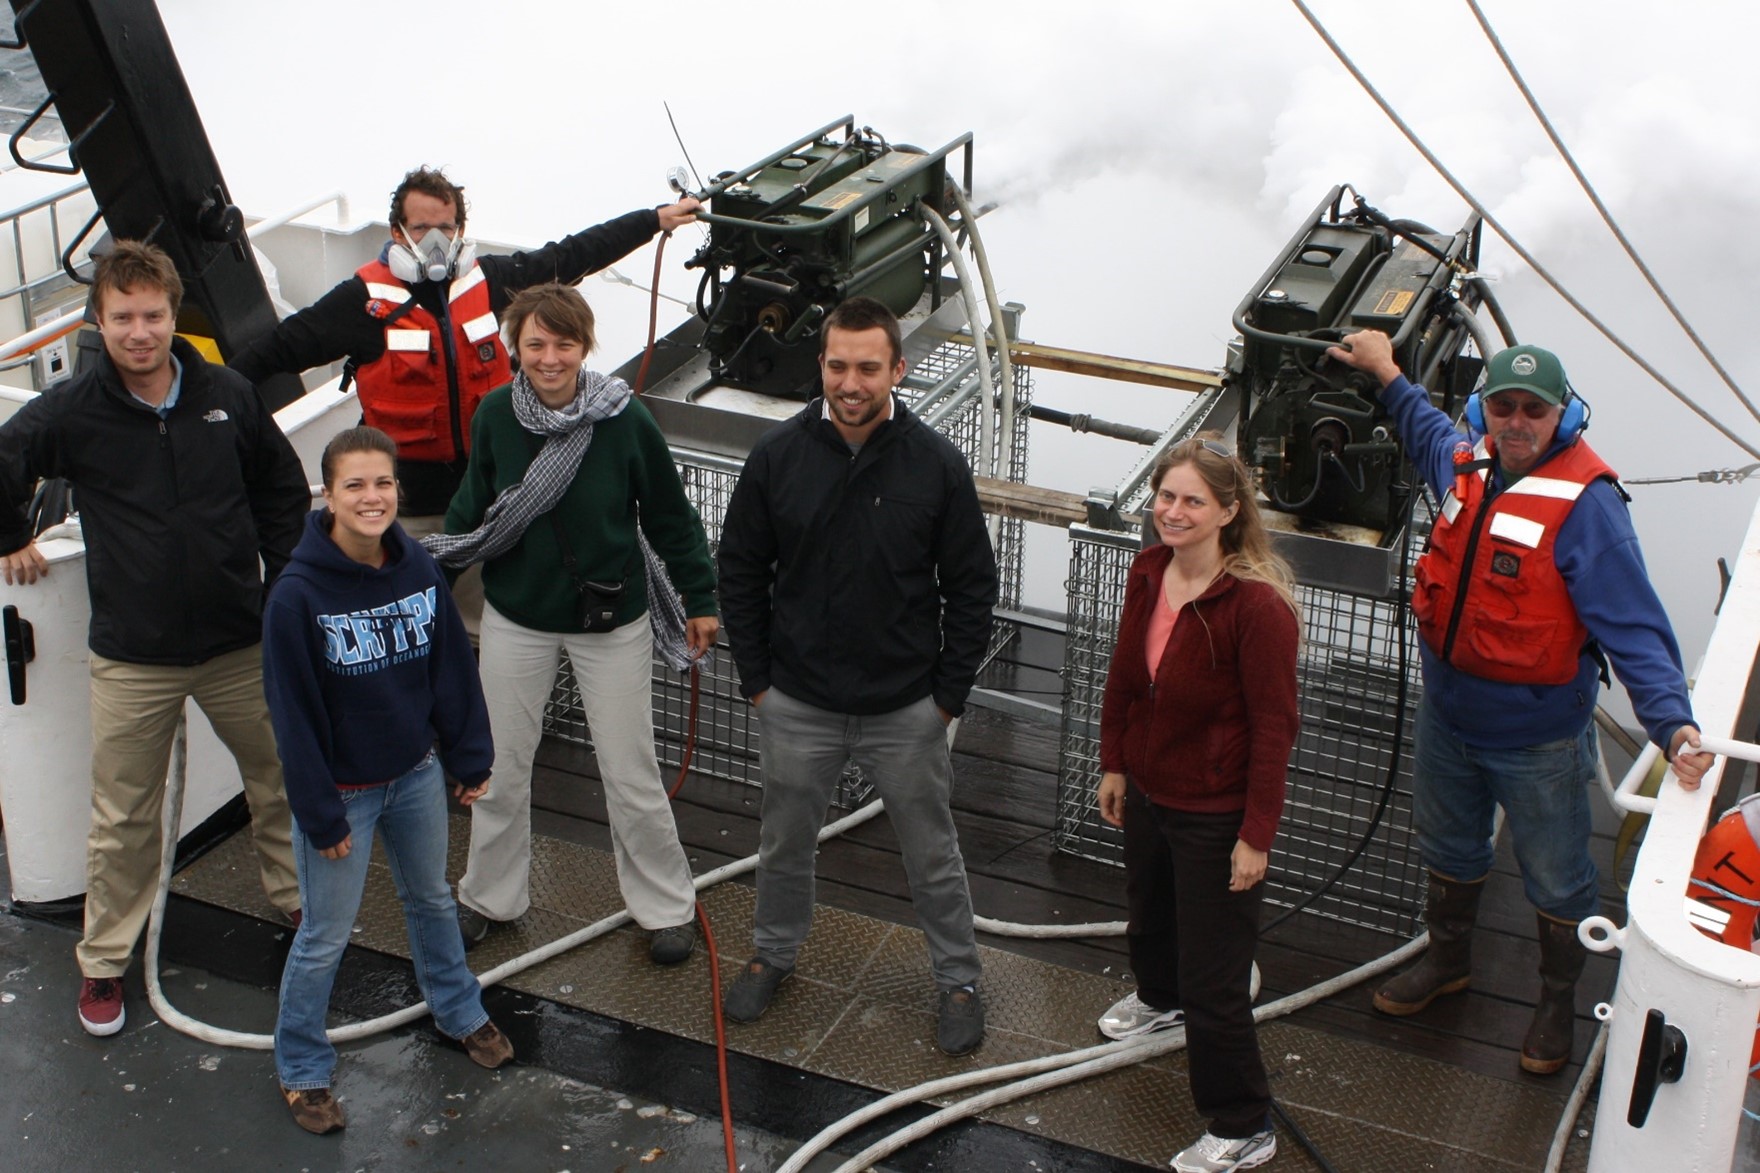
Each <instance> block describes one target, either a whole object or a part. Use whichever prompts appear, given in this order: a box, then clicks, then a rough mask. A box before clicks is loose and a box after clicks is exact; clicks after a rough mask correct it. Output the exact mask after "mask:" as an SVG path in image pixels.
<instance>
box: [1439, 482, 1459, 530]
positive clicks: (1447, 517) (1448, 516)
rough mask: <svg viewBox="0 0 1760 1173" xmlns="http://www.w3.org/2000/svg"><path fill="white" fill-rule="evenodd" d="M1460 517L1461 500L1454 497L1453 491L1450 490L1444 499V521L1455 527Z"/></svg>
mask: <svg viewBox="0 0 1760 1173" xmlns="http://www.w3.org/2000/svg"><path fill="white" fill-rule="evenodd" d="M1460 515H1461V499H1460V498H1459V497H1457V496H1455V495H1454V490H1453V489H1450V490H1449V491H1448V496H1446V497H1444V498H1443V499H1442V520H1443V521H1446V522H1447V523H1448V524H1449V525H1453V524H1454V519H1455V518H1457V517H1459V516H1460Z"/></svg>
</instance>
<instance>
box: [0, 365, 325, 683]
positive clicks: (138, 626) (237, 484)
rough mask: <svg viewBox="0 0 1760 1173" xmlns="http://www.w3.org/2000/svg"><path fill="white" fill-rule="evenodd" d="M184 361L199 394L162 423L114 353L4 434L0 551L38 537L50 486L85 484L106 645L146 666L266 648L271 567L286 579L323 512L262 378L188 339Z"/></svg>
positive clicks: (82, 506)
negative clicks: (35, 514)
mask: <svg viewBox="0 0 1760 1173" xmlns="http://www.w3.org/2000/svg"><path fill="white" fill-rule="evenodd" d="M171 353H172V354H173V355H174V356H176V358H177V361H178V362H179V363H180V364H182V367H183V387H182V390H181V391H180V392H179V393H178V400H177V406H175V407H173V408H172V409H171V411H170V412H169V414H167V415H166V417H165V418H164V419H162V420H161V419H160V418H159V415H158V413H157V412H155V411H154V410H153V409H152V408H150V407H147V406H146V405H145V404H143V403H140V402H139V401H137V400H136V399H135V398H134V397H133V396H131V395H130V394H129V393H128V391H127V389H126V388H124V387H123V385H122V382H121V379H120V378H119V377H118V376H117V373H116V368H115V367H114V366H113V365H112V364H111V362H110V359H109V356H108V355H105V354H103V353H102V352H100V353H99V354H98V356H97V358H96V361H95V365H94V366H93V367H91V368H88V369H87V370H85V371H84V372H82V373H80V374H78V375H75V376H74V377H73V378H72V379H69V380H68V381H67V382H66V383H63V384H61V385H60V386H58V387H51V388H49V390H47V391H45V392H43V393H42V394H41V395H39V396H37V398H35V399H33V400H31V401H30V402H29V403H27V404H25V405H24V406H23V407H22V408H20V409H19V411H18V414H17V415H15V416H13V417H12V418H11V419H10V420H8V421H6V424H5V426H3V427H0V553H12V552H13V551H15V550H20V549H23V548H24V547H25V546H27V545H29V544H30V541H31V532H30V526H29V524H28V523H27V522H26V520H25V509H26V507H27V506H28V505H29V503H30V498H31V493H32V492H33V490H34V488H35V485H36V482H37V479H38V478H39V477H65V478H66V479H68V480H69V481H72V482H73V486H74V495H75V501H76V503H77V505H78V506H79V515H80V521H81V523H82V525H83V527H84V530H85V542H86V582H87V586H88V588H89V589H90V591H91V596H92V626H91V634H90V644H91V649H92V651H94V652H96V653H97V654H98V655H100V656H104V657H106V658H108V659H112V660H123V661H126V662H128V663H131V664H181V665H190V664H200V663H203V662H205V661H207V660H210V659H212V658H213V657H215V656H218V655H222V654H224V653H226V652H234V651H237V650H238V649H240V648H248V647H250V646H252V645H253V644H256V643H257V642H259V641H260V640H261V639H262V634H263V618H262V616H263V595H264V588H263V578H264V575H263V571H266V572H267V576H268V578H269V579H270V580H271V581H273V579H274V577H275V575H277V574H279V573H280V571H281V568H282V567H283V566H285V565H287V560H288V558H289V557H290V556H291V555H292V553H293V547H294V543H295V542H297V541H298V540H299V534H300V528H301V526H302V525H304V523H305V515H306V512H307V511H308V510H309V509H310V508H311V497H310V490H309V489H308V487H307V485H306V478H305V473H304V472H303V471H302V470H301V469H300V463H299V457H297V456H295V455H294V452H293V447H292V446H291V445H290V444H288V442H287V437H286V436H283V435H282V434H281V429H280V427H279V426H277V425H276V423H275V419H274V417H273V416H272V415H270V413H269V411H268V409H267V408H266V407H265V406H264V405H263V401H262V400H261V399H260V398H258V396H257V393H256V390H255V389H254V388H253V387H252V386H251V385H250V383H249V382H248V381H246V380H245V379H244V378H242V377H240V376H239V375H238V374H236V373H235V372H232V371H229V370H227V369H225V368H224V367H217V366H213V365H210V364H209V363H207V362H205V361H204V360H203V359H202V356H201V355H200V354H198V353H197V352H196V349H195V347H193V346H191V345H190V344H189V343H187V342H185V341H184V340H183V339H181V338H175V339H173V340H172V343H171ZM259 558H261V560H262V570H259V567H258V559H259Z"/></svg>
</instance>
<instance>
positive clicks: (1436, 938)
mask: <svg viewBox="0 0 1760 1173" xmlns="http://www.w3.org/2000/svg"><path fill="white" fill-rule="evenodd" d="M1484 890H1485V877H1484V876H1480V877H1479V878H1478V879H1477V880H1456V879H1451V878H1450V877H1448V876H1445V875H1443V874H1442V873H1441V872H1434V871H1433V872H1431V873H1430V889H1429V891H1428V892H1427V893H1426V894H1425V898H1424V923H1425V925H1427V926H1428V927H1429V929H1430V948H1429V949H1427V950H1425V952H1424V956H1422V957H1420V958H1419V959H1418V964H1416V965H1414V966H1412V968H1410V969H1408V970H1406V971H1405V972H1404V973H1402V974H1400V975H1399V976H1398V977H1396V978H1393V979H1392V980H1390V981H1388V982H1387V983H1386V984H1385V985H1383V986H1382V987H1381V988H1380V989H1379V990H1376V991H1375V1009H1377V1010H1379V1011H1381V1012H1382V1013H1383V1014H1395V1015H1398V1016H1400V1017H1402V1018H1403V1017H1405V1016H1406V1015H1408V1014H1416V1013H1417V1012H1418V1011H1420V1010H1422V1009H1424V1007H1426V1006H1428V1005H1430V1003H1432V1002H1434V1001H1435V1000H1436V999H1437V998H1440V997H1441V996H1442V995H1444V994H1453V993H1456V992H1458V991H1460V990H1464V989H1466V988H1467V986H1468V985H1469V984H1471V982H1472V980H1473V979H1472V969H1473V922H1474V921H1476V920H1477V919H1478V918H1479V894H1480V893H1481V892H1483V891H1484Z"/></svg>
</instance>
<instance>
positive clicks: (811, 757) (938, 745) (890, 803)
mask: <svg viewBox="0 0 1760 1173" xmlns="http://www.w3.org/2000/svg"><path fill="white" fill-rule="evenodd" d="M758 719H759V722H760V724H761V726H762V729H763V742H762V746H761V752H762V763H763V767H764V806H763V830H762V835H761V839H760V845H759V848H758V907H757V912H756V913H755V915H754V918H753V931H752V943H753V944H754V945H755V946H756V948H757V953H758V956H759V957H760V958H762V959H763V960H764V961H766V962H768V963H770V964H771V965H779V966H785V967H791V968H792V967H793V965H794V960H795V954H796V952H798V951H799V949H800V947H801V942H803V941H805V940H806V939H807V930H808V929H809V928H811V927H812V923H813V856H814V853H815V852H816V850H817V848H818V844H817V837H818V834H819V830H820V828H821V827H823V826H824V825H825V812H826V808H827V807H828V806H829V805H830V803H831V793H832V790H833V789H834V788H835V787H836V785H837V779H838V777H839V776H840V775H841V774H842V772H843V766H844V763H845V762H846V761H848V760H849V759H851V758H854V759H855V762H856V764H857V765H858V766H860V767H861V768H862V773H863V774H865V775H866V776H867V777H868V778H869V779H870V780H871V781H872V782H873V783H874V785H875V787H876V788H877V789H878V790H879V792H880V797H881V798H882V799H884V800H885V802H886V815H887V817H888V818H890V819H891V820H892V826H893V829H894V830H895V831H896V832H897V833H898V841H899V844H900V847H901V848H902V850H903V854H904V870H905V878H906V879H908V880H909V881H910V886H911V902H912V904H913V905H914V906H915V907H916V910H917V921H918V923H919V924H921V925H922V928H923V936H924V937H925V938H927V940H928V945H929V962H930V967H931V969H932V971H933V973H934V977H935V985H936V986H937V987H938V988H939V989H943V990H947V989H952V988H953V987H955V986H963V985H970V984H972V983H974V982H976V981H977V980H978V970H979V967H978V945H977V941H976V940H975V939H974V937H973V935H972V896H971V892H970V890H969V889H968V888H967V887H966V865H965V860H964V859H962V858H961V856H960V853H959V837H958V835H957V834H956V832H955V831H954V827H953V812H952V810H951V809H950V808H949V805H948V804H949V798H950V792H951V788H952V783H953V763H952V760H951V758H950V757H949V755H948V750H947V730H946V727H945V726H944V725H942V723H941V717H940V715H939V714H938V713H937V712H936V711H935V702H934V700H932V699H931V698H929V697H924V698H923V699H922V700H920V701H918V702H917V703H915V704H913V705H908V706H906V707H905V708H902V709H898V710H896V711H895V712H891V713H883V714H881V715H880V716H877V717H852V716H847V715H845V714H842V713H833V712H829V711H827V710H825V709H816V708H814V707H813V706H812V705H809V704H806V703H805V702H803V701H799V700H796V699H795V698H793V697H791V696H787V695H785V694H784V693H782V692H781V691H780V690H779V689H776V688H772V689H770V690H769V691H768V692H767V693H765V694H764V697H763V704H761V705H759V706H758Z"/></svg>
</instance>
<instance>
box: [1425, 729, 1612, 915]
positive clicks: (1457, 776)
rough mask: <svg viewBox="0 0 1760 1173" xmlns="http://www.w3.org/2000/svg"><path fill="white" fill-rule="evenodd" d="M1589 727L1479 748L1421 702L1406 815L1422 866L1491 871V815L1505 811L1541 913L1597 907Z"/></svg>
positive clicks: (1463, 873)
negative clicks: (1553, 737)
mask: <svg viewBox="0 0 1760 1173" xmlns="http://www.w3.org/2000/svg"><path fill="white" fill-rule="evenodd" d="M1595 751H1596V744H1595V725H1594V722H1590V723H1589V724H1588V725H1587V726H1586V727H1585V728H1584V729H1583V731H1582V732H1581V733H1579V734H1577V735H1576V736H1574V737H1567V738H1564V739H1563V740H1561V741H1548V742H1544V743H1542V744H1540V745H1530V746H1524V747H1522V748H1519V749H1479V748H1476V747H1474V746H1470V745H1468V744H1466V743H1465V742H1463V741H1461V740H1460V739H1459V738H1458V737H1456V736H1455V735H1454V734H1452V733H1450V732H1449V730H1448V727H1447V726H1446V725H1444V724H1443V723H1442V721H1441V720H1440V719H1439V718H1438V717H1437V716H1436V714H1435V713H1434V712H1433V711H1432V710H1431V707H1430V703H1429V700H1428V698H1426V699H1425V701H1424V702H1423V703H1421V704H1420V705H1419V706H1418V723H1417V730H1416V735H1415V740H1414V744H1413V746H1412V773H1413V775H1414V780H1413V788H1412V789H1413V794H1412V822H1413V824H1414V826H1415V827H1416V829H1417V832H1418V851H1419V854H1420V855H1422V857H1423V860H1424V864H1425V866H1426V867H1428V868H1430V869H1431V870H1433V871H1437V872H1441V873H1442V874H1443V875H1445V876H1449V877H1451V878H1453V879H1456V880H1464V881H1468V882H1471V881H1473V880H1477V879H1479V878H1480V877H1482V876H1484V875H1485V873H1487V872H1489V871H1490V870H1491V863H1492V859H1493V857H1494V854H1495V852H1494V849H1493V847H1492V844H1491V820H1492V813H1493V810H1494V808H1495V807H1497V806H1501V807H1503V810H1504V816H1505V822H1506V825H1507V826H1508V828H1509V834H1510V842H1511V844H1512V845H1513V846H1514V848H1515V853H1516V862H1517V863H1518V864H1519V865H1521V869H1522V887H1523V888H1524V890H1525V891H1526V892H1527V895H1528V901H1529V903H1531V904H1532V905H1533V906H1534V907H1535V908H1537V909H1539V910H1540V911H1541V912H1543V913H1545V914H1546V915H1547V916H1550V917H1553V918H1555V919H1557V920H1563V921H1578V920H1582V919H1583V918H1584V917H1586V916H1591V915H1593V914H1594V913H1595V912H1596V911H1597V910H1598V908H1599V902H1600V899H1599V896H1598V894H1597V890H1596V872H1595V863H1594V861H1593V860H1591V859H1590V858H1589V784H1590V783H1591V782H1592V781H1593V780H1594V778H1595Z"/></svg>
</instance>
